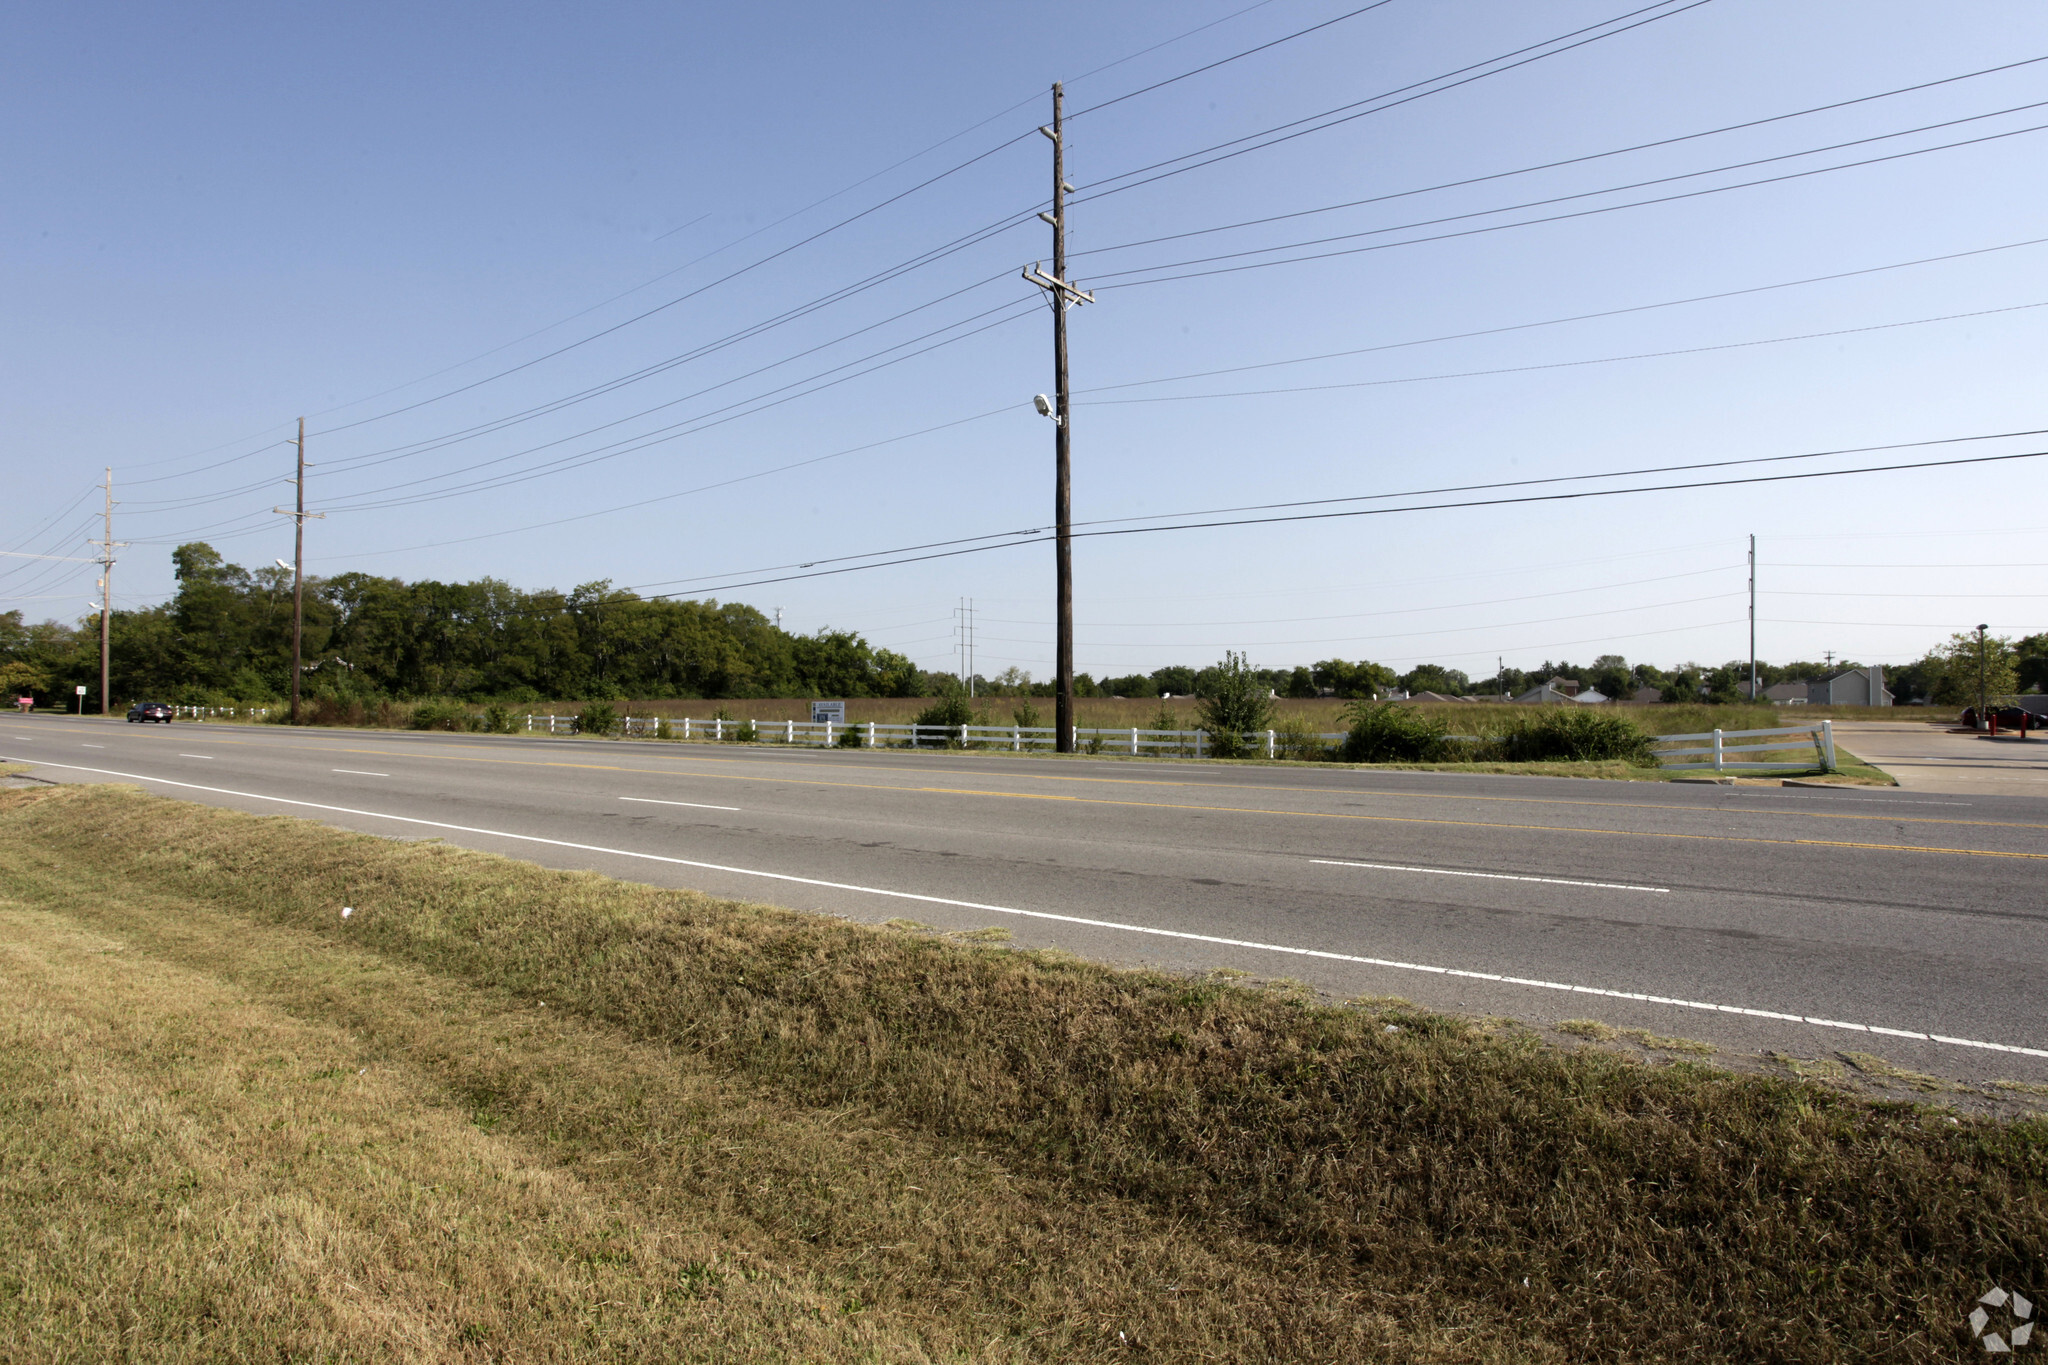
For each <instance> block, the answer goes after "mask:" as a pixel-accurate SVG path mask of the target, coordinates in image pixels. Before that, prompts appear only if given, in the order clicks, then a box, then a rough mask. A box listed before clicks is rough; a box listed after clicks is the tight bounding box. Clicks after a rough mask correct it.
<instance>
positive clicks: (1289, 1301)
mask: <svg viewBox="0 0 2048 1365" xmlns="http://www.w3.org/2000/svg"><path fill="white" fill-rule="evenodd" d="M137 829H147V830H149V831H150V833H151V835H152V838H151V839H149V840H147V841H138V840H134V839H131V838H127V837H117V836H118V835H119V832H121V831H132V830H137ZM343 906H348V907H350V908H351V912H352V913H351V914H350V915H349V916H348V917H347V918H344V917H343V916H342V915H341V913H340V911H341V907H343ZM0 922H4V925H5V929H4V932H0V943H4V945H5V947H4V949H0V970H4V972H5V974H6V977H7V984H6V988H5V989H4V990H0V1029H4V1031H5V1033H4V1036H5V1037H6V1039H7V1043H8V1045H7V1046H6V1047H5V1048H4V1049H0V1074H4V1075H5V1077H6V1079H5V1081H4V1083H0V1108H4V1111H5V1122H4V1123H0V1142H4V1143H6V1144H7V1157H6V1159H7V1169H8V1170H9V1171H10V1173H11V1174H10V1178H9V1180H8V1181H7V1182H5V1183H4V1185H0V1230H4V1233H5V1235H6V1236H8V1238H9V1239H10V1241H11V1244H12V1245H13V1246H14V1247H15V1248H17V1255H16V1258H15V1263H14V1264H13V1265H12V1266H10V1267H9V1268H8V1270H7V1271H6V1272H5V1276H4V1278H0V1289H4V1292H0V1340H5V1341H7V1342H9V1343H10V1350H9V1352H8V1354H9V1356H10V1358H16V1359H26V1360H44V1359H50V1360H54V1359H63V1358H78V1357H95V1356H105V1355H112V1354H115V1353H116V1351H117V1349H118V1348H127V1349H131V1350H134V1351H136V1352H138V1353H140V1354H142V1355H144V1356H147V1357H148V1358H152V1359H160V1360H180V1359H191V1360H201V1359H209V1360H210V1359H236V1358H254V1357H257V1356H264V1357H280V1356H284V1357H290V1358H298V1357H300V1356H309V1355H310V1356H322V1357H326V1358H333V1359H369V1358H373V1357H374V1358H389V1357H391V1356H397V1357H399V1358H411V1359H464V1358H475V1359H479V1360H481V1359H486V1358H490V1359H570V1358H575V1359H605V1358H648V1357H661V1358H678V1359H689V1358H705V1359H711V1358H716V1359H721V1360H755V1359H760V1360H767V1359H777V1360H788V1359H803V1360H812V1359H832V1360H840V1359H845V1360H867V1359H873V1360H892V1361H894V1360H904V1361H923V1360H1089V1359H1111V1358H1116V1359H1123V1358H1128V1357H1129V1356H1131V1355H1132V1354H1134V1353H1135V1354H1143V1355H1145V1356H1147V1357H1149V1358H1153V1359H1160V1360H1182V1359H1185V1360H1201V1359H1209V1360H1213V1359H1262V1360H1334V1359H1346V1360H1354V1359H1358V1360H1364V1359H1382V1360H1390V1361H1391V1360H1402V1361H1407V1360H1441V1361H1454V1360H1455V1361H1465V1360H1471V1361H1492V1360H1566V1359H1574V1360H1576V1359H1610V1358H1622V1357H1626V1358H1629V1359H1666V1358H1669V1359H1677V1358H1688V1359H1700V1358H1710V1359H1778V1360H1866V1359H1876V1358H1885V1359H1906V1360H1915V1359H1928V1360H1932V1359H1946V1358H1948V1357H1949V1356H1950V1355H1952V1354H1953V1353H1954V1351H1955V1350H1956V1349H1958V1348H1960V1347H1961V1346H1962V1345H1964V1344H1966V1339H1965V1337H1964V1336H1963V1334H1962V1329H1961V1328H1960V1327H1959V1326H1958V1324H1959V1323H1960V1321H1961V1314H1962V1311H1963V1310H1966V1309H1967V1306H1968V1303H1969V1300H1970V1299H1971V1298H1973V1297H1974V1296H1975V1294H1976V1293H1978V1292H1981V1286H1982V1285H1983V1284H1988V1283H1993V1282H1997V1283H2015V1282H2020V1283H2024V1282H2025V1279H2026V1277H2027V1276H2028V1275H2029V1274H2031V1273H2032V1272H2033V1271H2035V1270H2037V1269H2038V1267H2039V1266H2040V1265H2041V1264H2044V1263H2048V1200H2044V1198H2043V1195H2044V1192H2048V1125H2044V1124H2043V1123H2041V1122H2038V1121H1994V1120H1989V1119H1980V1118H1971V1117H1967V1116H1962V1117H1958V1116H1955V1115H1952V1114H1949V1113H1946V1112H1943V1111H1940V1110H1935V1109H1928V1108H1918V1107H1911V1106H1902V1105H1880V1104H1872V1103H1870V1102H1868V1101H1864V1100H1860V1099H1856V1098H1854V1097H1850V1096H1845V1095H1842V1094H1839V1093H1836V1092H1834V1091H1832V1090H1829V1089H1827V1088H1825V1087H1823V1086H1818V1085H1811V1084H1807V1083H1805V1082H1802V1081H1799V1080H1796V1079H1773V1078H1768V1077H1753V1076H1736V1075H1730V1074H1727V1073H1725V1072H1722V1071H1718V1070H1715V1069H1712V1068H1709V1067H1706V1066H1702V1065H1697V1064H1691V1063H1678V1064H1673V1065H1662V1066H1644V1065H1641V1064H1639V1063H1636V1062H1633V1061H1629V1060H1626V1059H1622V1058H1618V1057H1613V1056H1608V1055H1605V1054H1602V1053H1600V1052H1598V1051H1586V1052H1576V1053H1575V1052H1561V1051H1558V1050H1556V1049H1552V1048H1549V1047H1547V1046H1545V1045H1543V1044H1542V1043H1541V1042H1540V1041H1538V1040H1536V1039H1534V1038H1531V1037H1529V1036H1526V1035H1524V1034H1522V1033H1520V1032H1518V1031H1515V1030H1512V1029H1490V1028H1485V1027H1481V1026H1477V1025H1473V1024H1469V1023H1465V1022H1461V1021H1457V1020H1452V1019H1446V1018H1442V1017H1439V1016H1431V1015H1426V1014H1422V1013H1418V1012H1415V1011H1412V1010H1408V1009H1405V1008H1399V1007H1395V1008H1385V1007H1381V1006H1376V1005H1373V1004H1370V1003H1359V1004H1356V1005H1353V1006H1349V1007H1342V1008H1332V1007H1324V1006H1317V1005H1314V1004H1309V1003H1303V1002H1301V1001H1299V1000H1295V999H1290V998H1285V997H1283V996H1280V995H1277V994H1274V993H1270V992H1259V991H1252V990H1245V989H1241V988H1236V987H1231V986H1227V985H1224V984H1220V983H1203V982H1193V981H1188V980H1184V979H1177V978H1167V977H1160V976H1154V975H1149V974H1144V973H1128V972H1116V971H1111V970H1107V969H1103V968H1098V967H1094V966H1090V965H1087V964H1084V963H1079V962H1074V961H1071V960H1063V959H1060V958H1057V957H1054V956H1051V955H1034V954H1023V953H1014V952H1007V951H1000V950H994V949H987V948H977V947H974V946H971V945H966V944H961V943H956V942H949V941H944V940H940V939H936V938H934V937H932V936H929V935H921V934H915V933H906V932H901V931H894V930H889V929H880V928H869V927H864V926H860V925H854V924H848V923H845V922H842V921H837V920H832V919H826V918H822V917H817V916H807V915H799V914H795V913H792V912H787V911H780V910H775V909H772V908H768V907H761V906H750V905H743V904H737V903H733V902H726V901H717V900H712V899H709V898H706V897H702V896H697V895H692V894H688V893H682V892H673V891H664V890H660V889H657V888H651V887H644V886H638V885H634V884H630V883H621V882H615V881H610V880H607V879H604V878H600V877H596V876H591V875H587V874H574V873H561V872H553V871H549V870H546V869H542V868H538V867H534V866H532V865H529V864H522V863H518V862H514V861H511V860H507V859H503V858H497V857H493V856H490V855H485V854H480V853H475V852H471V851H467V850H460V849H454V848H450V847H447V846H443V845H436V844H416V843H398V842H393V841H387V840H379V839H374V838H369V837H367V836H360V835H352V834H347V833H343V832H340V831H335V830H332V829H328V828H325V827H323V826H319V825H315V824H311V823H307V822H302V821H296V820H292V819H288V818H281V817H267V818H266V817H255V816H248V815H243V814H239V813H236V812H230V811H223V810H216V809H211V808H206V807H200V806H192V805H185V804H181V803H176V802H171V801H166V800H163V799H161V798H155V797H149V796H145V795H143V794H141V793H139V792H135V791H132V790H127V789H121V788H110V787H65V788H52V789H45V790H41V791H12V792H0Z"/></svg>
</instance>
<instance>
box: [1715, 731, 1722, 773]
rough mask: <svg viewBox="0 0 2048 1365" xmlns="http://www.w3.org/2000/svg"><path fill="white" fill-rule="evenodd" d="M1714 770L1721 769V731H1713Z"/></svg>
mask: <svg viewBox="0 0 2048 1365" xmlns="http://www.w3.org/2000/svg"><path fill="white" fill-rule="evenodd" d="M1714 771H1715V772H1720V771H1721V732H1720V731H1719V730H1716V731H1714Z"/></svg>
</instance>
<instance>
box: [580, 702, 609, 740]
mask: <svg viewBox="0 0 2048 1365" xmlns="http://www.w3.org/2000/svg"><path fill="white" fill-rule="evenodd" d="M618 724H619V713H618V712H617V711H615V710H613V709H612V704H611V703H610V702H608V701H593V702H585V703H584V705H583V714H582V715H580V716H578V717H576V733H577V734H579V735H608V734H610V733H611V732H612V731H613V730H615V729H617V728H618Z"/></svg>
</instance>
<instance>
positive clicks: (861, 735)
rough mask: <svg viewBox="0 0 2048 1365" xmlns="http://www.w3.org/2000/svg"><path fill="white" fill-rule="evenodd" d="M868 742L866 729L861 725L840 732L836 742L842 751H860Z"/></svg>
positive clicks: (851, 726)
mask: <svg viewBox="0 0 2048 1365" xmlns="http://www.w3.org/2000/svg"><path fill="white" fill-rule="evenodd" d="M867 742H868V738H867V730H866V727H864V726H859V725H848V726H846V727H845V728H843V729H842V730H840V732H839V737H838V739H836V740H835V741H834V743H836V744H838V746H839V747H840V748H842V749H858V748H860V747H861V746H862V745H864V744H866V743H867Z"/></svg>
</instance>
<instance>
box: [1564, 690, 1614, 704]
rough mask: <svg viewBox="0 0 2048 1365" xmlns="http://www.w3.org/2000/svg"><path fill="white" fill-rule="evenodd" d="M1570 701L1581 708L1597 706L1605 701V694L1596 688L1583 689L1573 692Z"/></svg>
mask: <svg viewBox="0 0 2048 1365" xmlns="http://www.w3.org/2000/svg"><path fill="white" fill-rule="evenodd" d="M1572 700H1573V701H1575V702H1577V703H1578V704H1579V705H1581V706H1598V705H1599V704H1600V703H1601V702H1603V701H1606V700H1607V694H1606V693H1605V692H1602V691H1601V690H1600V689H1599V688H1597V687H1585V688H1581V689H1579V690H1578V691H1577V692H1574V693H1573V694H1572Z"/></svg>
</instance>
